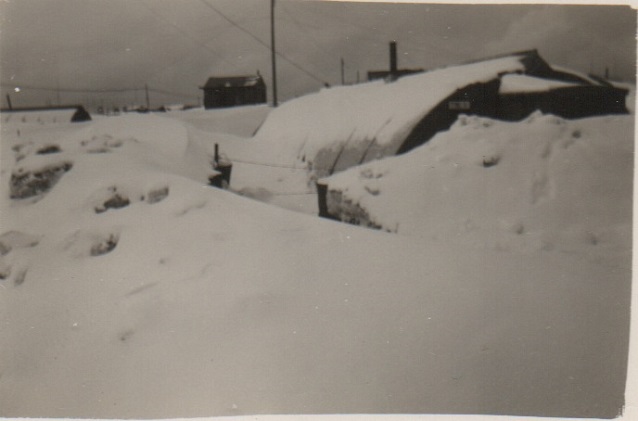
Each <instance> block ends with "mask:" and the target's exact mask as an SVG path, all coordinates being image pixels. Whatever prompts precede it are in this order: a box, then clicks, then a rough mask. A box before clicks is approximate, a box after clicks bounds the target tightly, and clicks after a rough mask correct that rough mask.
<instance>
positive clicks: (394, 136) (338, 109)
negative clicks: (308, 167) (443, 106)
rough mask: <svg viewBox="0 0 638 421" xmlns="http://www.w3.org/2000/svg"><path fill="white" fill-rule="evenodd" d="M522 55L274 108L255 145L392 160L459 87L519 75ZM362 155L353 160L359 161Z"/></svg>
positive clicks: (323, 94)
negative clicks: (348, 151) (349, 151)
mask: <svg viewBox="0 0 638 421" xmlns="http://www.w3.org/2000/svg"><path fill="white" fill-rule="evenodd" d="M524 57H525V56H524V55H514V56H507V57H501V58H497V59H493V60H487V61H482V62H477V63H472V64H466V65H461V66H453V67H447V68H443V69H438V70H432V71H429V72H425V73H420V74H416V75H410V76H406V77H403V78H401V79H399V80H397V81H396V82H394V83H384V82H382V81H375V82H369V83H363V84H359V85H352V86H340V87H333V88H327V89H322V90H321V91H320V92H318V93H316V94H310V95H306V96H304V97H301V98H297V99H294V100H291V101H289V102H286V103H284V104H282V105H281V106H280V107H278V108H276V109H274V110H273V111H272V112H271V113H270V114H269V116H268V118H267V119H266V121H265V122H264V124H263V125H262V127H261V128H260V129H259V131H258V132H257V134H256V135H255V140H256V141H259V142H265V143H272V144H273V145H275V147H281V148H284V145H288V146H287V147H286V149H287V150H289V151H298V155H297V156H296V157H294V156H293V157H290V158H291V159H296V158H300V157H302V156H305V157H306V158H307V159H313V158H314V157H315V156H316V155H317V154H318V153H319V152H320V151H322V150H323V151H326V150H330V149H333V150H335V151H338V150H339V149H341V147H342V146H343V144H344V143H347V145H348V147H349V148H357V147H359V148H362V149H364V150H365V149H366V148H370V149H374V150H375V151H376V152H375V153H374V154H369V155H370V156H366V157H365V159H364V161H367V160H370V159H375V158H377V157H378V156H376V155H375V154H377V155H378V154H381V155H392V154H394V153H395V152H396V150H397V149H398V148H399V146H400V145H401V143H402V142H403V141H404V140H405V138H406V136H407V135H408V134H409V132H410V131H411V130H412V128H413V127H414V126H415V125H416V124H417V123H418V122H419V121H420V120H421V119H422V118H423V117H424V116H425V115H427V114H428V113H429V112H430V111H431V110H432V109H433V108H434V107H435V106H436V105H437V104H439V103H440V102H441V101H442V100H443V99H445V98H446V97H448V96H449V95H450V94H452V93H453V92H454V91H456V90H457V89H459V88H462V87H465V86H468V85H470V84H473V83H479V82H488V81H490V80H493V79H495V78H497V77H498V75H499V74H502V73H512V72H523V71H525V65H524V64H523V63H522V61H521V60H522V59H523V58H524ZM361 155H362V154H360V156H359V157H357V159H360V157H361Z"/></svg>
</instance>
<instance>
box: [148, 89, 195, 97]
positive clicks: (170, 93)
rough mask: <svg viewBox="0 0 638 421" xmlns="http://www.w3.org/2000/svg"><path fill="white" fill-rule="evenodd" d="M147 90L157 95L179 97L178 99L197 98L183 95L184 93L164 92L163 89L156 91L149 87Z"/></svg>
mask: <svg viewBox="0 0 638 421" xmlns="http://www.w3.org/2000/svg"><path fill="white" fill-rule="evenodd" d="M148 90H149V91H150V92H156V93H158V94H164V95H172V96H180V97H184V98H191V99H193V98H199V97H198V96H195V95H191V94H185V93H180V92H170V91H165V90H163V89H156V88H151V87H149V88H148Z"/></svg>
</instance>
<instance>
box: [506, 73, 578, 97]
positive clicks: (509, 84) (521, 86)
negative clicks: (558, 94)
mask: <svg viewBox="0 0 638 421" xmlns="http://www.w3.org/2000/svg"><path fill="white" fill-rule="evenodd" d="M573 86H578V85H577V84H575V83H567V82H561V81H558V80H549V79H541V78H538V77H533V76H527V75H516V74H512V75H504V76H502V77H501V86H500V87H499V93H501V94H515V93H528V92H547V91H550V90H552V89H557V88H568V87H573Z"/></svg>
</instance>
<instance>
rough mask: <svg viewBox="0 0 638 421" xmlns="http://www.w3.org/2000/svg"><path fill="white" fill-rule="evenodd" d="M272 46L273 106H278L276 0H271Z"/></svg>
mask: <svg viewBox="0 0 638 421" xmlns="http://www.w3.org/2000/svg"><path fill="white" fill-rule="evenodd" d="M270 46H271V55H272V106H273V107H276V106H277V63H276V60H275V0H270Z"/></svg>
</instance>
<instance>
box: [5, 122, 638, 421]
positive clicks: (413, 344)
mask: <svg viewBox="0 0 638 421" xmlns="http://www.w3.org/2000/svg"><path fill="white" fill-rule="evenodd" d="M539 120H542V121H544V123H543V124H541V123H540V122H539V123H534V122H530V123H529V127H530V129H529V131H528V132H525V131H523V133H526V134H529V135H534V136H537V138H536V140H537V141H538V145H537V148H536V149H533V151H534V153H536V154H541V155H542V154H543V151H545V149H546V148H545V147H546V146H547V145H546V144H547V142H545V140H544V136H543V134H544V133H555V131H556V130H558V129H557V128H560V127H562V128H563V129H562V130H563V134H564V136H563V137H561V142H559V143H558V144H554V145H552V146H551V148H549V149H548V153H549V156H551V157H554V158H549V159H546V160H545V161H542V163H543V164H547V166H541V167H539V168H538V178H535V179H534V180H537V179H538V180H541V181H542V180H543V175H544V174H547V175H551V174H554V173H553V172H552V171H553V170H552V168H554V167H555V166H556V165H558V162H555V163H553V160H558V159H561V158H563V159H564V158H567V157H569V156H570V155H567V154H565V153H563V152H561V150H562V148H565V147H566V148H567V150H570V149H575V150H581V149H582V150H581V152H579V154H582V155H583V156H586V157H587V158H588V160H587V161H586V162H587V165H588V168H589V169H590V170H591V174H590V175H587V174H586V172H581V171H578V170H577V169H576V168H573V167H571V166H569V165H567V166H568V167H569V168H572V170H571V171H568V172H566V175H568V176H569V177H572V178H575V177H588V180H590V181H591V182H592V190H591V191H590V194H591V195H592V196H593V197H599V198H608V197H611V196H613V194H611V193H610V194H609V195H607V196H605V195H604V194H603V191H602V190H603V189H604V187H606V186H608V185H609V183H610V178H613V179H614V180H615V181H616V183H615V184H614V185H615V186H616V187H614V189H615V190H614V191H616V192H617V193H618V195H621V194H624V192H625V189H626V185H625V184H624V183H623V180H625V178H624V177H625V173H624V171H625V170H626V165H625V164H626V161H625V160H624V159H621V160H620V161H617V160H616V158H618V156H617V155H618V154H620V153H621V152H620V151H623V150H628V149H627V147H626V146H623V145H622V144H620V143H616V142H615V141H614V140H613V139H612V136H610V142H612V144H614V145H615V146H617V147H618V148H619V152H614V151H611V150H609V151H608V150H606V149H604V148H603V147H602V146H601V147H600V148H598V147H597V148H594V149H591V148H590V146H588V145H589V143H588V141H587V139H589V138H590V137H594V138H597V136H598V135H596V133H599V130H600V133H603V131H604V132H605V133H615V130H616V129H614V127H616V125H618V126H620V129H619V130H620V131H621V132H624V131H625V129H626V128H627V123H626V122H625V120H623V119H617V120H614V119H612V120H604V119H602V120H593V121H594V122H595V123H596V124H597V125H596V124H593V123H587V122H585V123H583V125H582V126H578V127H576V126H568V125H566V124H564V123H561V124H560V125H557V124H553V123H552V122H551V121H548V120H547V119H546V118H539ZM474 121H475V120H470V121H468V124H467V125H466V126H460V125H459V126H458V127H456V128H455V129H454V131H455V132H456V133H457V134H463V133H466V132H467V133H466V135H464V136H465V137H468V138H469V137H471V136H476V135H478V134H480V133H482V132H481V130H479V129H475V128H474V127H473V125H474V123H473V122H474ZM476 122H478V123H477V124H479V123H480V124H479V125H482V123H483V121H479V120H476ZM606 122H608V124H607V123H606ZM598 126H600V128H598ZM509 127H513V126H509ZM576 128H579V129H580V130H581V132H580V137H578V136H575V131H574V130H575V129H576ZM512 132H513V133H516V132H515V131H512ZM194 133H196V131H191V130H190V129H185V128H184V126H183V125H182V124H181V123H180V122H179V121H176V120H175V119H172V118H170V117H157V116H155V117H154V116H149V115H146V116H121V117H113V118H105V119H101V120H100V121H96V122H93V123H90V124H88V125H84V126H82V127H70V126H66V127H61V128H60V129H59V130H53V131H52V130H36V129H34V130H32V131H28V132H23V133H22V134H21V135H20V136H19V137H18V136H17V134H16V132H15V131H13V130H11V129H10V128H6V127H4V126H3V133H2V137H3V138H2V140H3V142H2V151H1V152H2V154H1V155H0V157H1V159H2V168H1V170H2V173H1V181H2V183H1V186H0V213H1V214H2V232H1V233H0V274H1V275H2V278H3V279H1V280H0V319H1V320H2V324H0V343H2V344H4V346H3V351H2V352H1V353H0V416H3V417H25V416H27V417H85V418H175V417H195V416H211V415H245V414H279V413H482V414H524V415H538V416H543V415H544V416H565V417H579V418H582V417H613V416H615V415H616V414H618V412H619V410H620V408H621V407H622V403H623V390H624V379H625V368H626V350H627V336H626V335H625V333H626V332H627V331H628V322H629V319H628V309H629V299H630V294H629V292H630V278H629V275H630V266H629V261H628V258H627V255H626V254H624V253H618V254H616V255H611V254H610V255H609V256H602V257H604V259H603V258H602V257H601V258H600V259H597V258H595V257H596V256H601V255H599V254H597V253H599V252H600V250H601V249H602V247H606V244H608V238H609V237H606V236H605V235H606V234H605V233H604V232H602V233H601V232H600V231H596V232H595V234H596V239H597V240H596V241H598V245H599V246H600V247H597V246H596V247H595V246H593V245H591V242H590V245H591V250H590V253H592V254H591V256H593V257H589V258H586V259H583V258H582V256H581V255H578V254H573V253H560V252H558V248H556V247H555V248H554V249H550V248H547V249H545V250H543V251H538V252H531V253H517V252H516V248H515V247H511V248H510V249H509V250H507V249H501V250H499V251H497V250H494V249H493V248H489V247H486V248H481V247H474V246H472V247H467V246H465V245H463V244H461V245H459V244H458V242H457V243H454V242H448V241H445V239H444V238H440V239H439V241H433V240H432V238H431V237H424V236H418V235H412V236H407V235H405V236H404V235H391V234H386V233H383V232H379V231H373V230H365V229H361V228H359V227H354V226H349V225H346V224H338V223H334V222H332V221H326V220H322V219H320V218H316V217H309V216H306V215H301V214H296V213H293V212H289V211H285V210H282V209H278V208H275V207H271V206H267V205H264V204H261V203H258V202H255V201H251V200H247V199H245V198H242V197H238V196H237V195H234V194H231V193H229V192H225V191H221V190H218V189H213V188H210V187H208V186H206V185H205V184H204V183H203V182H202V180H201V179H200V178H199V177H198V174H199V173H203V172H205V170H206V167H207V159H208V156H207V149H206V148H207V144H205V139H204V138H203V137H198V136H193V134H194ZM592 133H593V134H592ZM200 134H202V136H203V133H200ZM494 134H496V133H494ZM461 137H463V136H461ZM497 137H498V136H497ZM527 140H529V139H527ZM527 140H526V141H525V142H522V143H525V144H527V143H528V142H527ZM581 141H582V142H581ZM583 142H584V143H583ZM479 143H481V142H479ZM594 143H596V142H594ZM229 144H230V142H229ZM481 144H484V146H490V147H493V149H490V148H487V149H489V151H490V152H492V153H491V154H490V156H491V157H492V158H495V157H497V156H500V160H498V163H497V164H496V165H495V166H492V167H490V168H485V167H484V166H483V162H484V160H483V157H482V155H483V154H485V152H484V149H481V148H479V146H476V148H478V149H471V151H473V153H471V154H469V155H468V154H465V153H463V154H459V155H458V156H457V155H453V154H452V155H450V154H443V155H440V154H438V153H437V152H433V153H434V155H435V156H439V157H440V158H441V162H440V163H438V164H436V163H433V162H432V161H422V162H421V163H419V164H418V165H419V166H421V167H424V168H425V166H424V165H423V162H430V163H431V164H432V165H435V166H438V167H444V168H445V172H446V173H447V174H449V175H450V176H451V177H452V179H451V180H450V183H457V182H458V181H459V180H461V179H465V178H464V177H461V176H460V175H458V174H457V173H455V171H458V172H460V173H461V175H462V173H463V171H468V172H472V173H474V174H475V175H476V174H478V173H476V172H475V171H479V172H481V171H482V172H486V171H494V170H495V171H499V168H501V169H503V168H507V169H508V170H509V171H511V173H509V174H508V176H509V177H511V178H510V180H519V181H520V178H518V177H521V176H518V175H517V171H518V168H516V167H515V166H514V165H511V164H509V163H508V162H509V161H511V160H512V159H513V157H515V156H518V155H517V153H516V151H517V150H518V149H517V146H516V145H512V146H511V147H510V146H508V142H505V141H503V143H498V142H496V143H493V144H492V143H490V142H489V141H488V140H486V141H485V142H482V143H481ZM596 144H597V143H596ZM18 145H25V146H24V147H23V148H17V147H16V146H18ZM50 145H57V146H58V147H59V150H60V152H57V155H59V156H66V158H67V159H69V160H72V162H73V167H72V168H71V169H70V170H69V171H68V172H66V173H65V174H64V175H63V176H62V177H61V179H60V180H59V181H58V183H57V184H55V185H54V186H53V187H52V188H51V189H50V190H49V191H48V192H47V193H46V194H45V195H44V196H42V197H41V198H39V200H31V199H23V200H14V199H10V198H9V192H8V186H9V180H10V177H11V174H12V173H13V171H14V170H15V169H16V167H17V166H19V165H22V164H21V163H23V164H25V165H26V164H27V163H29V162H30V161H31V160H32V158H33V157H35V155H36V151H38V150H40V148H41V147H42V146H50ZM435 145H436V143H435ZM519 146H520V145H519ZM440 148H444V144H440ZM520 148H521V149H524V148H523V147H522V146H520ZM49 150H52V149H49ZM295 152H296V151H295ZM450 152H453V151H450ZM457 152H463V151H458V150H457ZM594 152H596V153H598V152H604V154H603V155H604V156H605V157H608V158H609V159H610V160H613V162H614V163H615V164H616V166H615V167H614V168H616V170H617V173H616V175H615V176H614V175H613V174H611V173H608V172H606V170H605V171H602V173H601V168H600V167H599V164H602V163H603V162H606V159H607V158H603V159H602V160H600V159H599V158H597V157H596V153H594ZM477 153H479V154H478V155H477ZM499 154H500V155H499ZM579 154H577V155H575V156H580V155H579ZM55 155H56V153H53V154H51V156H55ZM19 156H21V157H22V158H21V159H20V160H19V161H18V160H17V159H18V157H19ZM411 156H415V155H414V154H410V155H407V156H405V157H402V158H401V159H410V157H411ZM535 156H536V155H533V156H532V158H530V159H536V158H533V157H535ZM246 158H249V157H248V156H247V157H246ZM612 158H613V159H612ZM33 159H35V158H33ZM51 159H53V158H51ZM56 159H57V158H56ZM397 159H398V158H397ZM385 162H388V161H383V162H379V163H378V164H379V165H381V164H384V163H385ZM397 162H398V161H397ZM488 162H496V160H495V159H492V160H490V161H488ZM578 162H583V161H578ZM454 163H464V164H463V165H459V166H458V167H457V166H454ZM29 165H31V164H29ZM33 165H34V166H37V165H35V164H33ZM414 165H416V164H414ZM474 167H477V169H476V170H475V169H474ZM455 168H456V169H455ZM383 169H384V168H381V167H379V170H383ZM413 169H414V168H413ZM388 171H389V172H388V174H387V177H385V176H384V177H380V178H378V181H379V182H380V183H383V182H384V181H385V179H386V178H387V180H388V181H389V180H391V179H392V177H391V175H392V173H393V172H395V171H396V172H397V174H398V172H399V171H400V169H399V168H397V169H395V168H390V167H388ZM435 171H438V170H436V169H435ZM441 174H442V175H443V173H441ZM480 174H483V173H480ZM600 174H602V175H603V176H602V178H601V176H600ZM344 175H345V174H344ZM400 178H401V177H397V179H400ZM442 181H443V180H442ZM487 181H489V180H487V179H485V182H486V183H487ZM555 181H556V180H554V179H552V178H551V177H549V178H548V179H547V184H546V185H545V188H546V190H543V183H540V184H539V187H538V188H537V190H536V193H537V194H536V195H529V193H530V189H529V185H528V184H527V183H528V182H529V180H526V181H524V182H523V181H521V182H520V183H521V184H520V185H517V184H514V183H513V182H510V183H509V184H507V185H503V184H495V185H494V186H493V188H492V189H488V188H487V187H488V184H485V185H484V188H483V189H482V190H481V191H480V192H479V193H475V192H473V191H472V190H464V191H465V192H466V193H468V194H473V195H474V197H475V198H476V200H477V202H476V203H472V204H469V202H461V203H463V205H464V206H466V210H472V209H474V206H475V207H476V208H477V209H481V206H483V204H482V201H483V200H487V197H489V199H490V200H494V201H496V202H498V203H514V198H520V196H519V193H518V190H521V191H525V192H527V193H528V195H525V196H524V199H525V201H526V203H521V204H512V205H511V206H512V207H516V206H519V205H520V207H521V208H523V207H525V206H530V203H529V201H530V200H532V198H533V197H534V198H535V200H536V203H537V205H536V207H534V206H533V208H534V209H540V208H539V206H540V204H541V203H548V202H551V200H552V194H554V193H555V192H557V191H561V192H563V190H554V184H552V183H554V182H555ZM467 185H468V186H471V187H473V188H476V186H477V185H476V184H471V183H469V182H468V184H467ZM451 187H452V184H443V186H442V188H451ZM543 191H545V193H546V195H544V194H542V193H543ZM379 192H380V196H384V195H386V194H387V191H386V190H385V187H384V186H383V185H381V187H380V190H379ZM487 192H489V194H488V195H487V197H486V196H484V195H481V193H483V194H485V193H487ZM601 194H602V196H601ZM414 196H415V197H417V196H418V195H414ZM568 197H569V198H570V199H572V200H575V199H577V200H579V201H580V200H581V198H580V197H574V196H571V195H570V196H568ZM411 200H420V199H416V198H415V199H411ZM587 203H589V202H587ZM448 204H449V206H448V208H447V213H446V212H445V210H444V209H439V210H438V213H437V214H431V213H428V212H429V210H428V209H427V208H426V207H423V208H420V209H417V208H415V207H410V203H409V202H408V203H407V204H406V209H408V208H410V209H413V210H415V211H416V210H418V215H416V214H415V215H413V216H411V217H410V218H408V219H407V221H414V220H416V219H419V218H421V219H426V218H427V219H429V221H430V223H431V224H432V225H435V224H445V223H446V220H447V218H448V216H451V217H453V216H454V215H458V210H457V209H456V208H457V205H456V204H451V203H448ZM470 205H472V206H473V207H470ZM524 205H525V206H524ZM615 205H616V207H617V209H616V210H614V211H613V212H616V213H617V215H616V217H614V215H613V214H609V215H608V218H609V219H608V221H607V222H608V225H605V226H614V225H613V221H617V222H619V223H622V221H624V219H623V218H624V217H625V212H626V209H625V204H624V202H622V203H620V202H618V203H615ZM599 206H600V209H601V214H602V212H603V211H602V209H603V208H605V209H607V210H608V211H609V206H607V204H604V203H601V204H600V205H599ZM371 209H372V208H371ZM590 211H592V209H589V208H588V209H587V212H590ZM380 215H381V214H380ZM593 215H594V216H595V217H596V218H599V219H600V218H603V217H602V216H596V215H597V214H596V213H595V212H594V213H593ZM575 218H579V216H578V215H575ZM614 218H617V219H614ZM532 220H533V218H532V219H530V221H532ZM473 221H481V219H480V218H478V217H476V218H474V219H473ZM523 222H524V224H525V225H524V228H523V233H525V232H528V231H529V230H530V229H533V228H534V225H533V223H531V225H528V221H527V220H524V221H523ZM415 226H416V225H415ZM586 227H589V226H586ZM417 228H418V227H417ZM419 229H421V228H419ZM399 232H400V233H402V232H403V224H401V225H400V226H399ZM459 235H470V234H467V233H459ZM461 243H463V242H462V241H461Z"/></svg>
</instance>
